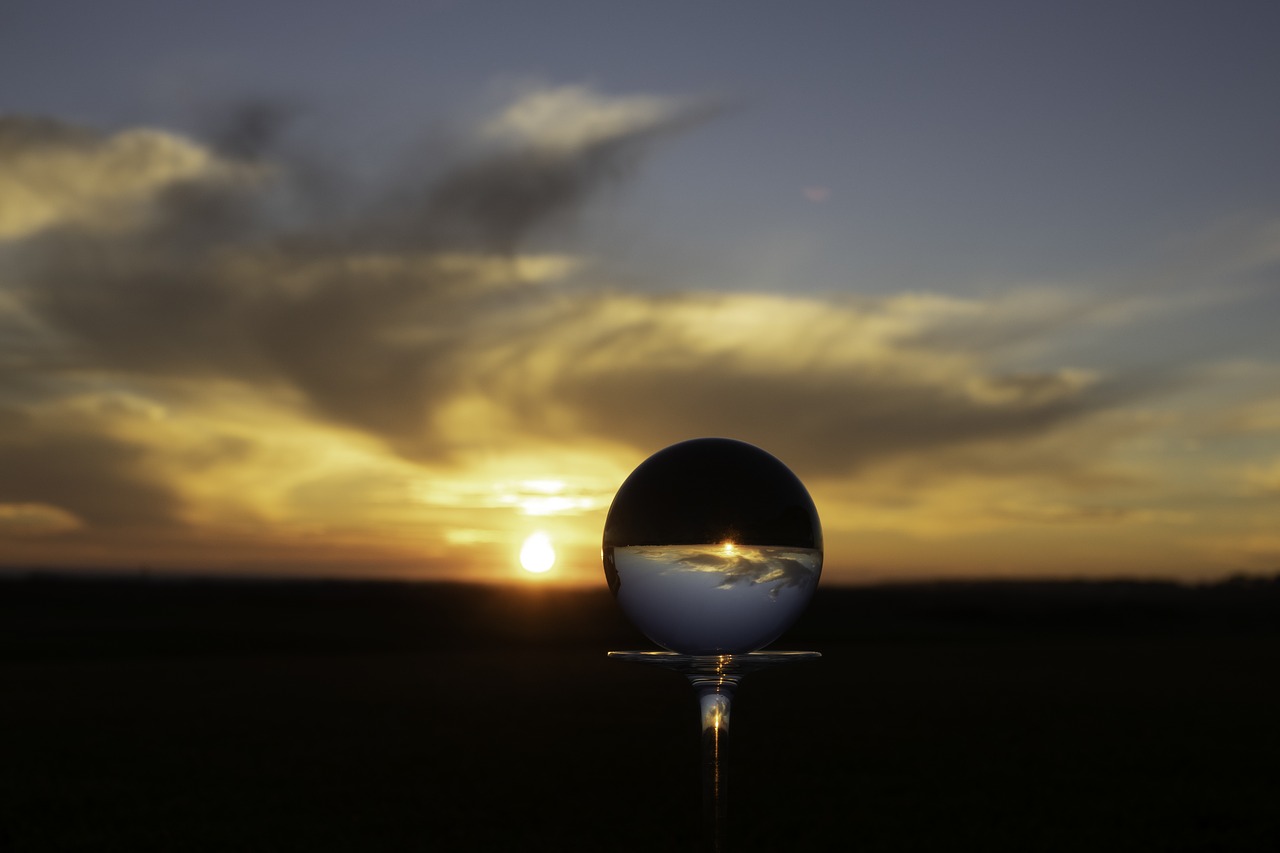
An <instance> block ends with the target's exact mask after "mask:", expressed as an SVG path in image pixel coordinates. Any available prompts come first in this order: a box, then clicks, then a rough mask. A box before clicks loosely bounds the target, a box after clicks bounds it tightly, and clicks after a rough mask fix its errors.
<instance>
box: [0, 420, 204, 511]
mask: <svg viewBox="0 0 1280 853" xmlns="http://www.w3.org/2000/svg"><path fill="white" fill-rule="evenodd" d="M146 455H147V452H146V450H145V449H144V448H142V447H140V446H138V445H135V444H132V443H130V442H126V441H122V440H119V439H114V438H111V437H109V436H106V435H101V434H98V433H95V432H92V431H85V430H84V429H78V428H77V427H76V426H74V425H72V426H68V427H65V428H51V427H50V426H49V425H48V424H44V423H39V422H37V421H35V420H33V419H31V418H30V417H28V416H26V415H23V414H22V413H20V412H17V411H14V410H0V471H3V472H4V476H3V477H0V504H5V503H17V504H25V503H39V504H46V505H49V506H53V507H58V508H59V509H62V510H65V511H66V512H69V513H71V514H72V515H73V516H75V517H76V519H78V520H79V521H80V522H83V523H84V524H87V525H90V526H92V527H106V528H120V527H124V528H128V527H154V526H172V525H177V524H180V521H179V517H178V514H179V511H180V509H181V505H180V501H179V499H178V498H177V496H176V495H175V494H174V493H173V492H172V491H170V490H169V489H168V488H167V487H165V486H164V485H163V484H161V483H159V482H158V481H156V480H153V479H151V478H149V477H147V476H146V474H144V473H143V471H144V464H143V463H144V462H145V461H146Z"/></svg>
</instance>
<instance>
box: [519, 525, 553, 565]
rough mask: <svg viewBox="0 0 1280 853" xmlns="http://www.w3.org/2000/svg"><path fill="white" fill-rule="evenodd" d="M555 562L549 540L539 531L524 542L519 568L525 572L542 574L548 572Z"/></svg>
mask: <svg viewBox="0 0 1280 853" xmlns="http://www.w3.org/2000/svg"><path fill="white" fill-rule="evenodd" d="M555 562H556V549H555V548H553V547H552V546H551V538H550V537H549V536H547V534H545V533H542V532H541V531H539V532H538V533H533V534H531V535H530V536H529V538H528V539H526V540H524V546H523V547H522V548H521V549H520V566H521V568H523V569H524V570H525V571H526V572H532V573H533V574H539V575H540V574H542V573H543V572H546V571H549V570H550V569H551V567H552V566H554V565H555Z"/></svg>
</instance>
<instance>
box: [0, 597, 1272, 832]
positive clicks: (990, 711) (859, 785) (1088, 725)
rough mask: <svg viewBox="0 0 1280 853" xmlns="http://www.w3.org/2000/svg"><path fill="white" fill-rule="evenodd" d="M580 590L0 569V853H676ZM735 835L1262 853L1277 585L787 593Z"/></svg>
mask: <svg viewBox="0 0 1280 853" xmlns="http://www.w3.org/2000/svg"><path fill="white" fill-rule="evenodd" d="M647 645H648V644H647V643H646V642H645V641H644V640H643V639H642V638H640V637H638V636H637V635H636V634H635V633H634V632H633V631H632V629H630V627H629V626H627V625H626V624H625V623H624V622H623V621H622V619H621V617H620V616H619V614H618V613H617V611H616V610H615V608H614V605H613V602H612V601H611V600H610V599H609V597H608V594H607V592H599V593H552V592H547V591H545V590H543V591H539V592H537V593H528V592H523V593H522V592H516V591H510V592H497V591H485V590H480V589H473V588H466V587H449V586H430V585H393V584H368V585H357V584H323V583H320V584H240V585H233V584H208V583H205V584H201V583H194V582H186V583H157V582H150V583H148V582H133V583H130V582H114V583H107V582H89V581H67V580H63V581H55V580H48V579H45V580H34V581H5V582H2V583H0V853H27V852H28V851H72V850H77V851H80V850H82V851H95V852H96V851H128V853H146V851H193V853H194V851H237V853H252V852H253V851H308V853H312V851H470V850H502V851H507V850H509V851H525V850H546V851H593V853H598V852H599V851H632V850H634V851H668V850H677V851H678V850H696V849H697V841H698V838H697V828H698V801H697V797H698V779H697V765H696V753H697V744H698V737H697V731H696V729H697V723H696V714H695V710H694V705H693V699H692V694H691V692H690V691H689V688H688V687H687V685H686V684H685V683H684V682H683V680H682V679H681V678H680V677H679V676H677V675H674V674H671V673H667V672H664V671H659V670H653V669H650V668H648V667H640V666H636V665H628V664H624V663H618V662H611V661H608V660H606V658H605V654H604V653H605V652H606V651H607V650H609V649H621V648H643V647H646V646H647ZM776 647H777V648H790V649H809V648H812V649H817V650H819V651H821V652H823V654H824V658H823V659H822V660H821V661H818V662H815V663H805V664H797V665H795V666H794V667H791V668H786V669H783V670H778V671H772V672H763V673H760V674H757V675H753V676H752V677H751V678H750V679H749V680H748V681H747V682H746V683H745V685H744V686H743V688H742V689H741V691H740V692H739V694H738V700H737V703H736V705H735V714H734V720H733V737H734V743H733V745H734V748H735V754H734V759H735V760H734V764H733V767H732V772H733V778H732V782H733V785H734V787H733V789H732V793H733V798H732V821H733V835H734V841H735V842H736V845H735V848H734V849H735V850H739V851H819V850H829V849H845V850H851V851H860V853H870V851H890V850H895V851H896V850H901V851H957V850H981V851H1019V853H1022V852H1023V851H1125V853H1132V851H1276V850H1280V583H1276V582H1255V583H1237V584H1227V585H1223V586H1218V587H1212V588H1202V589H1186V588H1181V587H1175V586H1160V585H1124V584H1102V585H1024V586H1017V585H972V586H941V587H900V588H878V589H866V590H851V591H842V590H833V589H823V590H820V591H819V594H818V596H817V599H816V600H815V604H814V606H813V607H812V608H811V610H810V611H809V613H808V614H807V615H806V617H805V619H804V620H803V622H802V623H801V624H800V625H799V626H797V628H796V629H795V630H794V631H793V632H792V633H791V634H790V635H788V636H787V637H785V638H784V639H783V640H782V641H781V642H780V643H778V644H776Z"/></svg>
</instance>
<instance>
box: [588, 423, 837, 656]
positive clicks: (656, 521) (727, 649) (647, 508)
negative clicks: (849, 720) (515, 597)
mask: <svg viewBox="0 0 1280 853" xmlns="http://www.w3.org/2000/svg"><path fill="white" fill-rule="evenodd" d="M603 552H604V571H605V576H606V578H607V579H608V582H609V589H610V590H611V591H612V592H613V594H614V596H615V597H616V598H617V599H618V603H619V604H620V605H621V606H622V609H623V611H624V612H625V613H626V614H627V616H628V618H630V619H631V621H632V622H633V623H635V625H636V627H637V628H639V629H640V630H641V631H642V632H643V633H644V635H645V636H647V637H648V638H649V639H650V640H652V641H653V642H655V643H657V644H658V645H660V646H662V647H663V648H666V649H670V650H671V651H675V652H681V653H683V654H692V655H709V654H743V653H746V652H751V651H755V650H756V649H760V648H763V647H764V646H766V645H768V644H769V643H771V642H773V641H774V640H775V639H777V638H778V636H780V635H781V634H782V632H783V631H785V630H786V629H787V628H789V627H790V626H791V624H792V623H793V622H795V620H796V619H797V618H798V617H799V616H800V613H801V612H802V611H803V610H804V608H805V605H807V604H808V603H809V599H810V597H811V596H812V595H813V591H814V589H815V587H817V585H818V577H819V575H820V574H821V573H822V528H821V525H820V524H819V522H818V512H817V509H816V508H815V507H814V505H813V500H812V499H811V498H810V497H809V493H808V491H806V490H805V487H804V484H802V483H801V482H800V480H799V479H798V478H797V477H796V475H795V474H793V473H791V470H790V469H788V468H787V466H786V465H784V464H782V462H780V461H778V459H776V458H775V457H773V456H772V455H770V454H769V453H766V452H765V451H763V450H761V449H760V448H758V447H755V446H754V445H751V444H747V443H745V442H741V441H735V440H733V439H727V438H699V439H693V440H692V441H685V442H681V443H680V444H674V445H672V446H671V447H668V448H665V449H664V450H660V451H658V452H657V453H655V454H654V455H653V456H650V457H649V458H648V459H647V460H645V461H644V462H643V463H641V464H640V466H639V467H638V468H636V470H635V471H633V472H631V476H629V477H628V478H627V479H626V481H625V482H624V483H623V484H622V486H621V487H620V488H619V489H618V493H617V495H616V496H615V497H614V499H613V505H612V506H611V507H610V508H609V516H608V518H607V519H606V521H605V526H604V548H603Z"/></svg>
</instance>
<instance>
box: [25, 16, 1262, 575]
mask: <svg viewBox="0 0 1280 853" xmlns="http://www.w3.org/2000/svg"><path fill="white" fill-rule="evenodd" d="M1277 31H1280V6H1277V5H1276V4H1273V3H1269V2H1224V3H1214V4H1210V3H1202V2H1179V0H1161V2H1139V1H1138V0H1134V2H1088V1H1087V0H1086V2H1071V3H1048V2H1037V0H1026V2H988V0H978V1H977V2H970V3H952V2H925V0H902V2H794V3H785V4H784V3H779V2H750V0H739V2H723V0H707V2H699V3H687V2H667V0H654V2H645V3H621V2H618V3H613V2H569V0H545V2H500V0H454V2H390V0H371V2H361V3H355V2H335V1H334V0H330V2H300V0H281V2H267V3H264V2H253V3H249V2H243V0H225V2H221V3H217V4H201V3H174V2H136V0H116V2H112V3H98V2H58V0H48V1H47V2H27V0H9V2H6V3H5V4H4V5H3V6H0V567H7V568H10V569H17V570H27V569H33V568H34V569H55V568H89V569H111V570H124V571H136V570H139V569H145V570H147V571H150V572H153V573H157V574H158V573H162V572H175V573H176V572H181V573H189V572H198V573H215V574H229V575H243V574H257V573H263V574H271V575H320V576H344V577H370V578H373V577H405V578H420V579H448V580H473V581H479V582H499V583H503V582H518V583H569V584H600V583H603V571H602V568H601V565H600V536H601V530H602V527H603V522H604V517H605V513H606V512H607V509H608V506H609V502H610V500H611V498H612V496H613V494H614V492H615V490H616V489H617V488H618V486H619V485H620V484H621V483H622V481H623V480H624V479H625V478H626V476H627V474H628V473H629V472H630V471H631V470H633V469H634V468H635V466H636V465H638V464H639V463H640V462H641V461H643V460H644V459H645V458H647V457H648V456H649V455H650V454H652V453H654V452H656V451H657V450H659V449H661V448H663V447H665V446H668V445H670V444H672V443H674V442H677V441H681V440H684V439H688V438H694V437H699V436H726V437H731V438H737V439H741V440H744V441H748V442H751V443H753V444H756V445H758V446H760V447H762V448H764V449H765V450H768V451H769V452H770V453H773V454H774V455H775V456H777V457H778V458H779V459H781V460H782V461H783V462H784V463H786V464H787V465H788V466H789V467H791V468H792V470H794V471H795V472H796V474H797V475H798V476H799V477H800V478H801V480H802V481H803V482H804V483H805V484H806V486H807V488H808V489H809V491H810V493H811V494H812V496H813V498H814V501H815V503H816V505H817V507H818V511H819V514H820V516H821V519H822V524H823V530H824V534H825V546H826V555H825V563H824V567H823V580H822V582H823V584H857V583H867V582H881V581H910V580H920V579H936V578H972V577H982V578H989V577H1004V578H1020V579H1035V578H1050V577H1051V578H1064V577H1071V578H1085V577H1087V578H1101V577H1126V578H1153V579H1154V578H1159V579H1175V580H1182V581H1188V582H1200V581H1211V580H1215V579H1219V578H1222V577H1226V576H1231V575H1236V574H1274V573H1275V572H1277V571H1280V532H1277V529H1276V525H1275V518H1276V517H1277V516H1278V515H1280V513H1278V512H1277V510H1278V509H1280V336H1278V335H1276V334H1275V332H1274V329H1275V326H1276V322H1275V320H1276V317H1277V316H1280V168H1277V166H1276V156H1275V152H1276V151H1277V150H1280V110H1277V109H1276V108H1275V105H1276V104H1277V103H1280V51H1276V50H1275V49H1274V34H1275V33H1276V32H1277ZM534 534H542V536H544V537H545V541H546V542H549V543H551V544H552V546H553V547H554V549H555V552H556V562H555V565H554V566H553V567H552V568H551V569H550V570H549V571H547V572H544V573H540V574H536V575H535V574H533V573H530V572H524V571H522V570H521V568H520V565H519V560H518V554H519V553H520V550H521V547H522V545H523V543H525V542H526V541H527V539H528V537H530V536H531V535H534ZM537 541H538V542H543V541H544V540H543V539H539V540H537Z"/></svg>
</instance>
